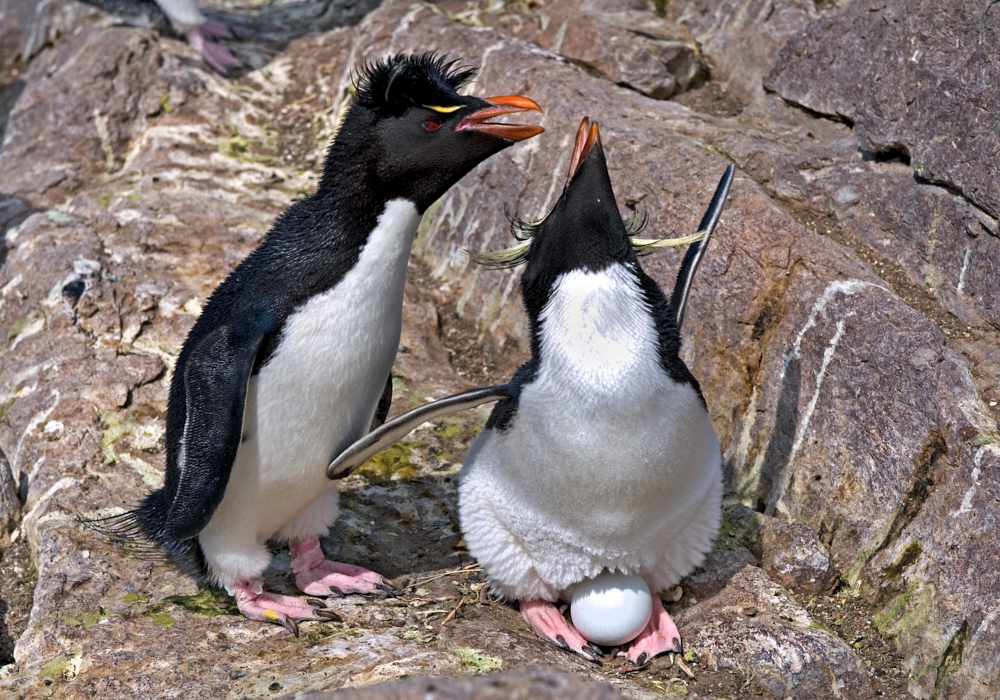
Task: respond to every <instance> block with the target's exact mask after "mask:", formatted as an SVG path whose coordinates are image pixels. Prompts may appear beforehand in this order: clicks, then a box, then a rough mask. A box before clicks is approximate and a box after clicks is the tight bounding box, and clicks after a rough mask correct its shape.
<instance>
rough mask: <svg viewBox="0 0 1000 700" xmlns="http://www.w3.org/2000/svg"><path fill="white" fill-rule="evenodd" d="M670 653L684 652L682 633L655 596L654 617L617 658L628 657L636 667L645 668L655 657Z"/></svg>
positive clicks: (658, 597)
mask: <svg viewBox="0 0 1000 700" xmlns="http://www.w3.org/2000/svg"><path fill="white" fill-rule="evenodd" d="M668 651H672V652H675V653H678V654H679V653H681V652H682V651H683V647H681V633H680V632H678V631H677V625H675V624H674V621H673V619H672V618H671V617H670V615H669V614H668V613H667V611H666V610H664V608H663V603H662V602H660V596H658V595H656V594H654V595H653V615H652V617H650V618H649V623H648V624H647V625H646V627H645V628H644V629H643V630H642V632H640V633H639V636H638V637H636V638H635V639H633V640H632V641H631V642H629V643H628V645H627V646H626V647H625V649H624V650H621V651H619V652H618V653H617V654H616V656H627V657H628V659H629V661H631V662H632V663H634V664H635V665H636V666H645V665H646V664H648V663H649V662H650V661H652V660H653V658H654V657H656V656H659V655H660V654H663V653H664V652H668Z"/></svg>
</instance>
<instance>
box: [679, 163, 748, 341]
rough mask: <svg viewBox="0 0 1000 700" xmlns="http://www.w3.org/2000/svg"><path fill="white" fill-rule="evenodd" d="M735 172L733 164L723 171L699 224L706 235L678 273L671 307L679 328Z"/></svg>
mask: <svg viewBox="0 0 1000 700" xmlns="http://www.w3.org/2000/svg"><path fill="white" fill-rule="evenodd" d="M735 174H736V168H735V166H732V165H730V166H729V167H728V168H726V172H725V173H723V175H722V179H721V180H719V186H718V187H716V188H715V195H714V196H713V197H712V202H711V204H709V205H708V210H707V211H706V212H705V216H703V217H702V219H701V225H700V226H698V231H704V232H705V237H704V238H702V239H701V240H700V241H696V242H695V243H692V244H691V247H690V248H688V249H687V253H685V255H684V261H683V262H682V263H681V268H680V271H679V272H678V273H677V282H676V283H674V293H673V294H672V295H671V297H670V308H671V309H673V310H674V313H675V318H676V319H677V328H678V329H679V328H680V327H681V324H682V323H683V322H684V307H685V306H686V305H687V298H688V292H689V291H690V290H691V282H693V281H694V273H695V272H697V271H698V265H699V264H701V259H702V258H703V257H704V256H705V251H706V250H707V249H708V242H709V240H710V239H711V238H712V231H714V230H715V225H716V224H717V223H719V217H721V216H722V210H723V209H724V208H725V206H726V198H727V197H728V196H729V188H730V187H731V186H732V184H733V176H734V175H735Z"/></svg>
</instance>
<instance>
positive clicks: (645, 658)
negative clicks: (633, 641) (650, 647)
mask: <svg viewBox="0 0 1000 700" xmlns="http://www.w3.org/2000/svg"><path fill="white" fill-rule="evenodd" d="M648 662H649V654H647V653H646V652H642V653H641V654H639V658H638V659H636V660H635V665H636V666H645V665H646V664H647V663H648Z"/></svg>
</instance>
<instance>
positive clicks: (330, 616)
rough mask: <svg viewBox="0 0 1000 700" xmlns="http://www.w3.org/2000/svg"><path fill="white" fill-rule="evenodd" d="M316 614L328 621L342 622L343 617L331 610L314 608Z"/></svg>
mask: <svg viewBox="0 0 1000 700" xmlns="http://www.w3.org/2000/svg"><path fill="white" fill-rule="evenodd" d="M314 612H315V614H316V616H317V617H319V618H322V619H324V620H329V621H330V622H343V621H344V618H342V617H341V616H340V615H338V614H337V613H335V612H334V611H333V610H316V611H314Z"/></svg>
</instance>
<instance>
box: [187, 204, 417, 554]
mask: <svg viewBox="0 0 1000 700" xmlns="http://www.w3.org/2000/svg"><path fill="white" fill-rule="evenodd" d="M419 221H420V216H419V214H418V213H417V210H416V208H415V207H414V205H413V204H412V203H410V202H408V201H404V200H393V201H391V202H389V203H388V204H387V205H386V208H385V211H384V212H383V213H382V215H381V217H380V218H379V223H378V226H377V227H376V228H375V230H374V231H373V232H372V234H371V236H370V237H369V240H368V242H367V244H366V245H365V247H364V248H363V249H362V251H361V256H360V259H359V260H358V263H357V265H356V266H355V267H354V268H352V269H351V270H350V271H349V272H348V273H347V274H346V275H345V276H344V278H343V279H342V280H341V281H340V283H339V284H337V285H336V286H335V287H334V288H333V289H330V290H329V291H327V292H326V293H324V294H321V295H318V296H316V297H313V298H312V299H310V300H309V301H307V302H306V303H305V304H303V305H302V306H301V307H300V308H299V309H298V310H296V311H295V313H294V314H292V315H291V316H290V317H289V318H288V319H287V321H286V322H285V326H284V328H283V331H282V337H281V342H280V344H279V345H278V347H277V349H276V350H275V352H274V354H273V356H272V357H271V358H270V360H269V361H268V362H267V363H266V364H265V365H264V366H263V367H262V368H261V370H260V372H259V373H258V375H257V376H255V377H254V378H252V379H251V380H250V385H249V391H248V393H247V405H246V410H245V413H244V419H243V443H242V444H241V445H240V449H239V452H238V453H237V456H236V462H235V464H234V465H233V470H232V474H231V476H230V479H229V484H228V486H227V488H226V494H225V497H224V498H223V500H222V503H221V504H220V505H219V507H218V509H217V510H216V512H215V514H214V516H213V517H212V520H211V521H210V522H209V524H208V526H207V527H206V528H205V530H204V531H203V532H202V534H201V536H200V539H201V542H202V545H203V549H204V550H205V553H206V557H207V558H208V559H209V564H210V566H211V564H212V561H211V559H212V557H211V552H212V551H220V550H222V549H225V548H227V547H228V548H230V549H232V548H238V544H237V543H236V542H235V541H234V540H242V541H245V542H246V544H247V545H250V542H251V541H253V542H255V543H256V542H263V541H264V540H265V539H267V538H268V537H271V536H272V535H274V534H275V533H276V532H278V530H279V529H281V528H282V527H283V526H285V525H286V524H287V523H288V522H289V521H290V520H293V519H295V518H296V517H298V516H299V514H300V512H301V511H302V510H303V509H304V508H305V507H306V506H308V505H309V504H310V503H311V502H313V501H315V500H316V499H317V497H320V496H322V495H323V494H326V493H328V492H329V491H331V490H332V489H334V487H335V482H332V481H330V480H329V479H327V478H326V465H327V464H328V463H329V461H330V459H331V458H332V457H333V456H335V455H336V453H337V452H338V451H339V450H341V449H343V448H344V447H346V446H347V445H349V444H350V443H351V442H353V441H354V440H356V439H357V438H359V437H361V436H362V435H363V434H364V433H365V432H366V431H367V429H368V426H369V424H370V422H371V419H372V415H373V414H374V411H375V406H376V405H377V403H378V399H379V396H380V395H381V393H382V389H383V387H384V385H385V381H386V379H387V377H388V376H389V372H390V371H391V369H392V362H393V358H394V357H395V354H396V349H397V347H398V344H399V335H400V327H401V323H402V306H403V287H404V283H405V279H406V264H407V261H408V259H409V253H410V246H411V243H412V241H413V235H414V234H415V232H416V228H417V224H418V223H419ZM320 510H321V511H323V513H322V517H320V520H324V519H329V520H331V521H332V519H333V518H335V517H336V504H335V502H334V503H333V505H332V506H331V507H330V508H327V509H325V510H324V509H322V508H321V509H320ZM326 525H329V523H325V524H324V523H317V524H316V527H321V528H325V526H326ZM310 534H314V533H310ZM220 540H225V543H223V542H221V541H220ZM220 545H224V546H220Z"/></svg>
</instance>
